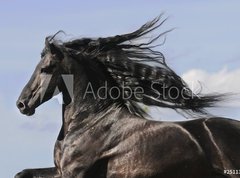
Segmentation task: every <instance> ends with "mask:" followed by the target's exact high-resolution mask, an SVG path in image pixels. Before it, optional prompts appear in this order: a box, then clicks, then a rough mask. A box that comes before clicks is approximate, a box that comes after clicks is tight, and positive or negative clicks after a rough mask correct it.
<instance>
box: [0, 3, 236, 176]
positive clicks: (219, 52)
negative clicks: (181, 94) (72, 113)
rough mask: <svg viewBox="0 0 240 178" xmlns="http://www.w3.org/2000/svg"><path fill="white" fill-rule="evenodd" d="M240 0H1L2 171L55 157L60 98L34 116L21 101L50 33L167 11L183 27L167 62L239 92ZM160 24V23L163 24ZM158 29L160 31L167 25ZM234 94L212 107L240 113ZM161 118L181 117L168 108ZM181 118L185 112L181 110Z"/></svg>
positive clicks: (116, 27) (93, 29)
mask: <svg viewBox="0 0 240 178" xmlns="http://www.w3.org/2000/svg"><path fill="white" fill-rule="evenodd" d="M239 9H240V1H238V0H231V1H227V0H224V1H223V0H211V1H207V0H202V1H195V0H192V1H190V0H183V1H177V0H169V1H161V0H159V1H156V0H155V1H154V0H131V1H129V0H121V1H118V2H116V1H110V0H105V1H104V0H103V1H93V0H89V1H77V0H72V1H56V0H53V1H46V0H42V1H30V0H29V1H26V0H22V1H14V0H9V1H6V0H1V1H0V27H1V28H0V50H1V52H0V112H1V126H0V128H1V129H0V139H1V146H0V158H1V161H0V167H1V171H0V177H4V178H8V177H9V178H10V177H13V175H14V174H15V173H16V172H18V171H20V170H21V169H24V168H30V167H45V166H51V165H53V161H52V157H53V156H52V152H53V146H54V142H55V139H56V137H57V134H58V130H59V128H60V120H61V114H60V112H61V107H60V105H59V104H58V102H57V100H56V99H55V100H54V99H53V100H51V101H49V102H48V103H46V104H44V105H43V106H41V107H40V108H39V109H38V110H37V113H36V114H35V115H34V116H32V117H26V116H23V115H21V114H20V113H19V112H18V110H17V109H16V107H15V101H16V99H17V97H18V95H19V94H20V92H21V90H22V88H23V86H24V85H25V84H26V82H27V81H28V79H29V78H30V75H31V73H32V72H33V69H34V67H35V65H36V64H37V62H38V61H39V59H40V52H41V50H42V48H43V45H44V38H45V37H46V36H48V35H51V34H54V33H55V32H57V31H58V30H64V31H65V32H66V33H67V34H68V35H69V37H86V36H88V37H98V36H109V35H116V34H122V33H127V32H131V31H133V30H135V29H137V28H138V27H140V26H141V25H142V24H143V23H145V22H146V21H148V20H151V19H152V18H154V17H155V16H157V15H159V14H160V13H161V12H165V17H167V16H169V20H168V21H167V23H166V24H165V25H164V26H163V28H162V31H164V30H167V29H169V28H173V27H176V29H175V30H174V31H173V32H171V33H169V34H168V36H167V41H166V43H165V45H164V46H162V47H160V48H159V50H160V51H162V52H163V53H164V54H165V56H166V58H167V62H168V64H169V65H170V66H171V67H172V68H173V69H174V70H175V71H176V72H177V73H178V74H179V75H182V76H183V77H184V78H185V79H186V80H187V82H189V83H191V82H198V81H200V82H202V84H203V87H204V91H206V92H209V91H210V92H211V91H218V92H230V91H231V92H236V93H237V92H240V90H239V88H240V81H239V77H238V76H239V75H238V74H240V50H239V46H240V35H239V32H240V23H239V17H240V11H239ZM160 31H161V30H160ZM160 31H159V32H160ZM239 109H240V104H239V103H238V102H237V101H236V100H235V101H232V102H229V103H228V104H225V105H223V106H222V107H220V108H217V109H214V110H212V112H213V113H214V114H217V115H222V116H226V117H232V118H235V119H238V118H240V111H239ZM154 117H155V118H159V119H162V120H173V119H180V118H181V117H180V116H178V115H176V114H175V113H173V112H171V111H169V110H160V111H158V112H154ZM181 119H182V118H181Z"/></svg>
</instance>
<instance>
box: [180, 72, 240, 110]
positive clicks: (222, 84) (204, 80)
mask: <svg viewBox="0 0 240 178" xmlns="http://www.w3.org/2000/svg"><path fill="white" fill-rule="evenodd" d="M182 78H183V79H184V80H185V81H186V82H187V83H188V85H189V86H190V88H191V89H193V91H195V92H198V91H199V90H202V93H211V92H218V93H234V94H236V95H234V97H232V96H231V98H230V100H228V101H227V102H226V104H225V106H231V107H240V69H236V70H233V71H230V70H228V69H227V68H223V69H222V70H220V71H218V72H214V73H210V72H207V71H205V70H201V69H192V70H190V71H188V72H186V73H184V74H183V75H182Z"/></svg>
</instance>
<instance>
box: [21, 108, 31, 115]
mask: <svg viewBox="0 0 240 178" xmlns="http://www.w3.org/2000/svg"><path fill="white" fill-rule="evenodd" d="M20 112H21V113H22V114H24V115H27V116H32V115H33V114H35V109H24V110H20Z"/></svg>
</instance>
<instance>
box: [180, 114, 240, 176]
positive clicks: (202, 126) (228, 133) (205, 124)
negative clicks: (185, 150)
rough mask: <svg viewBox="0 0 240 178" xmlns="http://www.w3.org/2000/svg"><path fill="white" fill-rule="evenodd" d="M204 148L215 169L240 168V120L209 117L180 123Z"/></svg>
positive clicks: (222, 171) (222, 170)
mask: <svg viewBox="0 0 240 178" xmlns="http://www.w3.org/2000/svg"><path fill="white" fill-rule="evenodd" d="M180 125H182V126H183V127H184V128H185V129H186V130H188V132H189V133H191V135H192V136H193V137H194V138H195V139H196V140H197V142H198V143H199V145H200V146H201V147H202V148H203V151H204V153H205V155H206V158H207V159H208V160H209V162H211V164H212V166H213V168H214V169H216V170H219V171H220V172H221V173H223V174H224V170H238V169H239V167H240V151H239V150H240V144H239V143H240V122H239V121H237V120H232V119H227V118H218V117H216V118H209V119H199V120H193V121H187V122H182V123H180Z"/></svg>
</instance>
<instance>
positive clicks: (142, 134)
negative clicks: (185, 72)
mask: <svg viewBox="0 0 240 178" xmlns="http://www.w3.org/2000/svg"><path fill="white" fill-rule="evenodd" d="M165 21H166V19H162V18H161V17H160V16H159V17H157V18H155V19H153V20H152V21H149V22H147V23H146V24H144V25H143V26H141V28H139V29H138V30H136V31H134V32H132V33H127V34H123V35H116V36H111V37H105V38H79V39H72V40H66V41H61V40H59V39H57V37H56V35H57V34H59V33H60V32H58V33H56V34H55V35H53V36H48V37H46V39H45V47H44V49H43V51H42V53H41V60H40V62H39V64H38V65H37V66H36V69H35V71H34V73H33V75H32V77H31V79H30V80H29V82H28V83H27V84H26V86H25V87H24V89H23V91H22V93H21V95H20V96H19V98H18V100H17V103H16V104H17V107H18V108H19V110H20V112H21V113H22V114H25V115H28V116H30V115H33V114H34V113H35V110H36V108H37V107H38V106H40V105H41V104H43V103H44V102H46V101H48V100H50V99H51V98H52V97H53V96H55V95H56V94H58V93H62V97H63V103H62V126H61V129H60V132H59V135H58V137H57V140H56V143H55V146H54V165H55V167H50V168H38V169H25V170H23V171H21V172H19V173H17V174H16V175H15V178H37V177H42V178H226V177H231V178H239V177H240V175H239V174H233V173H232V174H231V171H238V169H239V168H240V144H239V143H240V122H239V121H236V120H232V119H227V118H220V117H214V116H211V117H210V115H209V114H208V112H207V111H206V108H208V107H213V106H215V104H216V103H217V102H218V101H221V100H223V99H224V97H225V94H216V93H213V94H205V95H204V94H201V93H198V94H196V93H194V92H193V91H192V90H191V89H190V88H189V87H188V85H187V84H186V83H185V82H184V81H183V80H182V79H181V77H180V76H178V75H177V74H176V73H175V72H174V71H173V70H172V69H171V68H170V67H169V66H168V65H167V64H166V61H165V57H164V55H163V54H162V53H161V52H159V51H157V50H156V48H155V47H156V46H157V45H154V43H155V42H156V41H157V40H158V39H159V38H160V37H163V36H165V34H166V33H167V32H168V31H167V32H163V33H160V34H159V35H158V36H155V37H152V38H150V39H149V40H148V41H144V42H141V41H139V39H142V40H143V39H148V38H146V35H148V34H149V33H150V32H152V31H154V30H156V29H158V28H159V27H160V26H161V25H162V24H163V23H164V22H165ZM145 106H156V107H163V108H164V107H165V108H171V109H173V110H175V111H177V112H179V113H182V114H183V115H188V116H193V117H195V116H197V117H198V118H197V119H192V120H188V121H178V122H167V121H156V120H150V119H148V117H149V115H148V112H147V111H146V109H144V108H145Z"/></svg>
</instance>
